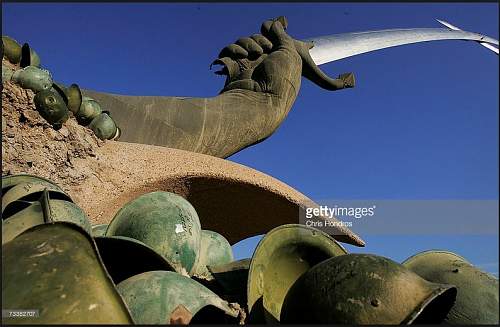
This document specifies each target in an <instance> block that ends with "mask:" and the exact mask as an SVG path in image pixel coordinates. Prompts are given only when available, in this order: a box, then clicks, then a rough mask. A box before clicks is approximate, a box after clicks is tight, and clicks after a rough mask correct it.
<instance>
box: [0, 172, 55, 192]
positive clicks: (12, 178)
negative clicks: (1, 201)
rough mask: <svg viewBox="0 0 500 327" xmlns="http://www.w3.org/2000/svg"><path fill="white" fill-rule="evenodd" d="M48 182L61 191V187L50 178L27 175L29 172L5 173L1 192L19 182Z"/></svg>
mask: <svg viewBox="0 0 500 327" xmlns="http://www.w3.org/2000/svg"><path fill="white" fill-rule="evenodd" d="M28 182H30V183H38V182H41V183H49V184H51V186H53V187H54V188H56V189H59V190H60V191H61V192H63V190H62V188H60V187H59V186H58V185H57V184H55V183H54V182H52V181H51V180H48V179H46V178H43V177H40V176H35V175H29V174H15V175H7V176H3V177H2V194H5V193H6V192H7V191H8V190H10V189H11V188H12V187H14V186H16V185H17V184H20V183H28Z"/></svg>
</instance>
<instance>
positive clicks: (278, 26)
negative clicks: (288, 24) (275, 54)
mask: <svg viewBox="0 0 500 327" xmlns="http://www.w3.org/2000/svg"><path fill="white" fill-rule="evenodd" d="M268 33H269V34H268V35H266V36H267V37H268V38H269V40H271V42H272V43H273V44H275V45H276V46H278V47H279V46H283V47H287V48H293V47H294V43H293V39H292V38H291V37H290V36H289V35H288V34H287V33H286V32H285V28H284V27H283V24H282V23H281V22H280V21H275V22H273V24H272V25H271V28H270V30H269V32H268Z"/></svg>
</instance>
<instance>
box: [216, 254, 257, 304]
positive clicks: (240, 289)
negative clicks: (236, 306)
mask: <svg viewBox="0 0 500 327" xmlns="http://www.w3.org/2000/svg"><path fill="white" fill-rule="evenodd" d="M207 268H208V271H209V272H210V274H211V276H212V277H213V281H214V284H215V286H214V287H213V289H212V290H214V292H215V293H217V294H218V295H219V296H220V297H222V298H223V299H225V300H227V301H229V302H236V303H247V281H248V271H249V269H250V259H249V258H247V259H241V260H237V261H233V262H230V263H227V264H224V265H220V266H207Z"/></svg>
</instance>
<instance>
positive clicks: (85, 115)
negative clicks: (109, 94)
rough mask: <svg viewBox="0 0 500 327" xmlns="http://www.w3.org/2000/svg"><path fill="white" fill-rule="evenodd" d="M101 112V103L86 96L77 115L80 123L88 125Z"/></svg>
mask: <svg viewBox="0 0 500 327" xmlns="http://www.w3.org/2000/svg"><path fill="white" fill-rule="evenodd" d="M101 113H102V109H101V106H100V105H99V103H98V102H97V101H95V100H94V99H92V98H89V97H86V96H84V97H82V102H81V104H80V108H79V109H78V112H77V113H76V114H75V116H76V120H77V121H78V123H79V124H80V125H83V126H87V125H88V124H90V122H92V120H93V119H94V118H96V117H97V116H99V115H100V114H101Z"/></svg>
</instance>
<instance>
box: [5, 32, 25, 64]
mask: <svg viewBox="0 0 500 327" xmlns="http://www.w3.org/2000/svg"><path fill="white" fill-rule="evenodd" d="M2 44H3V56H4V57H5V58H7V60H8V61H10V62H11V63H13V64H18V63H19V62H20V61H21V45H20V44H19V43H18V42H17V41H16V40H14V39H13V38H11V37H9V36H6V35H2Z"/></svg>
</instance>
